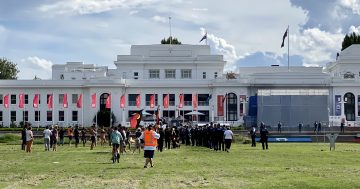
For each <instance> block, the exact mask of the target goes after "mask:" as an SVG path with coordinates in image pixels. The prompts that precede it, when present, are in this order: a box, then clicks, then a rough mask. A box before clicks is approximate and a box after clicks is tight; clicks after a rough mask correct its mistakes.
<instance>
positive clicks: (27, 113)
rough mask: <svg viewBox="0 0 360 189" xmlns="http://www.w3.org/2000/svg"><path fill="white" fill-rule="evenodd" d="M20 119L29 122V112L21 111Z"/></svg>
mask: <svg viewBox="0 0 360 189" xmlns="http://www.w3.org/2000/svg"><path fill="white" fill-rule="evenodd" d="M22 119H23V121H29V112H28V111H23V117H22Z"/></svg>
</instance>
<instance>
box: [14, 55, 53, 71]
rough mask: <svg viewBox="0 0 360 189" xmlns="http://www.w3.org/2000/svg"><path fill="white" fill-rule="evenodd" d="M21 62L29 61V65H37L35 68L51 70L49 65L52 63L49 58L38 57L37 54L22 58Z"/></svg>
mask: <svg viewBox="0 0 360 189" xmlns="http://www.w3.org/2000/svg"><path fill="white" fill-rule="evenodd" d="M21 61H22V62H26V63H29V64H30V66H29V67H33V66H35V67H37V68H41V69H43V70H45V71H51V66H52V65H53V63H52V62H51V61H49V60H46V59H43V58H39V57H37V56H30V57H27V58H26V59H22V60H21Z"/></svg>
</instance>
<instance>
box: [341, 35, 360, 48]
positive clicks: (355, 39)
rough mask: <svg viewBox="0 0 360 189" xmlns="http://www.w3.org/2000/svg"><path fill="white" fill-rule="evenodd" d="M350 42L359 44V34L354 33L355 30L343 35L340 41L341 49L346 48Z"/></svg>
mask: <svg viewBox="0 0 360 189" xmlns="http://www.w3.org/2000/svg"><path fill="white" fill-rule="evenodd" d="M352 44H360V35H358V34H356V33H355V32H353V33H352V34H350V35H348V34H346V35H345V37H344V40H343V42H342V48H341V50H344V49H346V48H348V47H349V46H351V45H352Z"/></svg>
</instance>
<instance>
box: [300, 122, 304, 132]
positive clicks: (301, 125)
mask: <svg viewBox="0 0 360 189" xmlns="http://www.w3.org/2000/svg"><path fill="white" fill-rule="evenodd" d="M302 127H303V124H302V122H299V133H301V129H302Z"/></svg>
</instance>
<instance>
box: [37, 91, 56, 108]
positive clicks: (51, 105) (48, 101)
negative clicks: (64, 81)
mask: <svg viewBox="0 0 360 189" xmlns="http://www.w3.org/2000/svg"><path fill="white" fill-rule="evenodd" d="M34 101H35V98H34ZM37 102H39V100H37ZM34 104H35V103H34ZM47 104H48V108H49V109H52V108H53V95H52V94H51V95H49V97H48V99H47Z"/></svg>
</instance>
